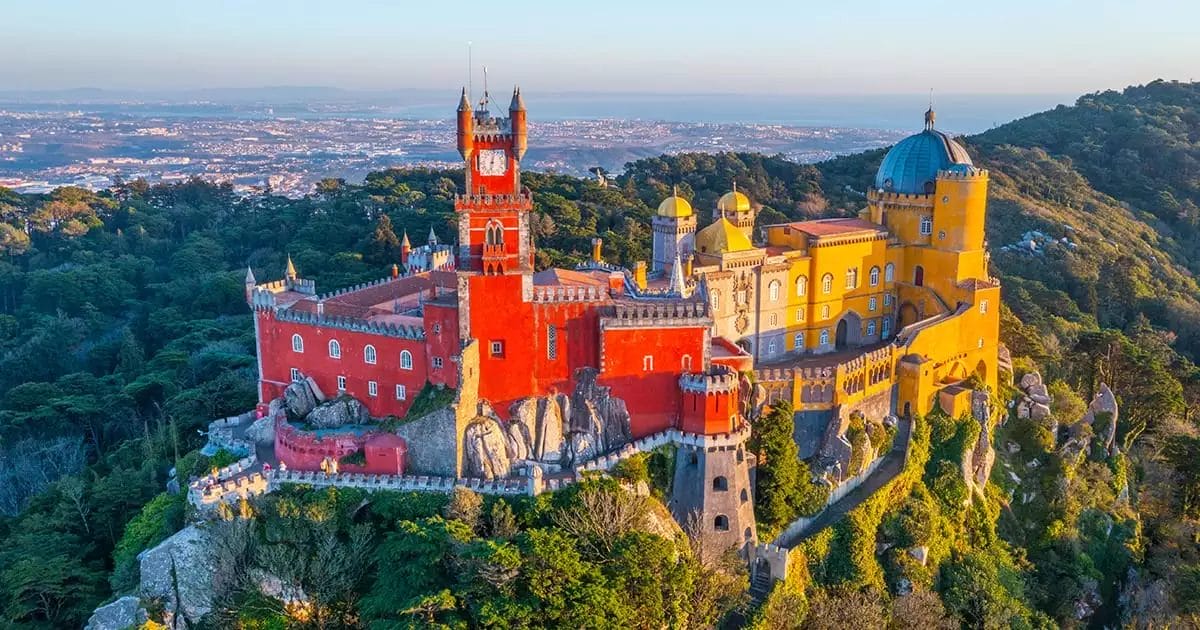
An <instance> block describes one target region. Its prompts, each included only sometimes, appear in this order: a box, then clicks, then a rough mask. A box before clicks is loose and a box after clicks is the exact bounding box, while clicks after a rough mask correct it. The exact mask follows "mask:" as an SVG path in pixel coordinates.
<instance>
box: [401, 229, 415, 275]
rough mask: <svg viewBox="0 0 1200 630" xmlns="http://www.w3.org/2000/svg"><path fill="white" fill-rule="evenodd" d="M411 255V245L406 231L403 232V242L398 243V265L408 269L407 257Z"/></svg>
mask: <svg viewBox="0 0 1200 630" xmlns="http://www.w3.org/2000/svg"><path fill="white" fill-rule="evenodd" d="M411 253H412V243H411V242H409V240H408V230H404V240H402V241H400V264H401V265H404V266H405V268H406V269H407V268H408V255H409V254H411Z"/></svg>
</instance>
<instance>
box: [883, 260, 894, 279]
mask: <svg viewBox="0 0 1200 630" xmlns="http://www.w3.org/2000/svg"><path fill="white" fill-rule="evenodd" d="M895 279H896V265H893V264H892V263H888V264H887V266H885V267H884V268H883V281H884V282H891V281H892V280H895Z"/></svg>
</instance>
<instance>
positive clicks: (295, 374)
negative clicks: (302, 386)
mask: <svg viewBox="0 0 1200 630" xmlns="http://www.w3.org/2000/svg"><path fill="white" fill-rule="evenodd" d="M300 378H301V376H300V368H292V381H298V380H300Z"/></svg>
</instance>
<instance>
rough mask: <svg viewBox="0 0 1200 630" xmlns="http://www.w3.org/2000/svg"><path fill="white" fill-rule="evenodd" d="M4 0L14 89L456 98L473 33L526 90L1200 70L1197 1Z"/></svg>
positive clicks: (862, 87) (985, 89) (497, 76)
mask: <svg viewBox="0 0 1200 630" xmlns="http://www.w3.org/2000/svg"><path fill="white" fill-rule="evenodd" d="M0 4H2V5H3V6H2V7H0V16H2V17H3V22H4V27H3V28H2V29H0V88H3V89H6V90H43V89H63V88H78V87H102V88H112V89H138V90H161V89H188V88H215V87H262V86H285V85H286V86H332V87H341V88H348V89H396V88H421V89H436V90H443V89H444V90H452V89H456V87H457V86H459V85H462V84H463V83H465V82H466V81H467V68H468V63H467V49H468V42H470V43H471V49H472V51H473V54H472V56H473V59H474V64H475V66H477V67H479V66H482V65H485V64H486V65H487V66H488V68H489V82H490V83H491V85H492V86H493V88H494V87H495V86H505V87H506V89H511V86H512V85H513V84H514V83H520V84H521V86H522V90H524V91H544V92H572V91H584V92H646V93H708V94H711V93H745V94H897V93H916V92H921V93H923V92H927V91H928V90H929V89H934V90H936V91H939V92H944V93H950V94H1041V93H1057V94H1064V93H1084V92H1094V91H1097V90H1103V89H1119V88H1122V87H1124V86H1126V85H1131V84H1140V83H1146V82H1148V81H1151V80H1153V79H1156V78H1164V79H1177V80H1191V79H1200V37H1198V36H1197V34H1198V31H1197V29H1198V28H1200V27H1198V26H1197V25H1198V24H1200V2H1197V1H1196V0H1188V1H1178V0H1139V1H1138V2H1137V3H1136V5H1135V3H1134V2H1132V1H1129V0H1125V1H1119V2H1118V1H1110V0H1091V1H1087V2H1085V1H1082V0H1073V1H1069V2H1068V1H1062V0H1006V1H999V2H997V1H992V2H969V1H963V0H957V1H953V2H944V1H934V0H910V1H908V2H904V3H899V2H860V1H855V0H833V1H830V0H822V1H820V2H808V1H803V2H802V1H800V0H794V1H791V2H762V1H755V0H739V1H736V2H732V1H728V0H727V1H725V2H710V1H708V0H692V1H690V2H661V1H657V0H607V1H600V2H580V1H577V0H558V1H542V2H535V1H530V0H508V1H498V2H489V3H486V4H485V3H476V2H469V1H465V0H451V1H447V0H440V1H430V0H421V1H419V2H412V1H409V0H392V1H384V0H336V1H333V2H328V1H327V2H315V1H304V0H291V1H287V0H240V1H239V0H188V1H182V0H109V1H104V2H98V1H96V0H4V1H3V3H0ZM481 74H482V73H481V72H480V71H479V70H478V68H477V69H476V72H475V79H474V80H475V82H476V87H477V89H478V85H479V84H481V83H482V77H481ZM496 91H497V90H496V89H493V92H496Z"/></svg>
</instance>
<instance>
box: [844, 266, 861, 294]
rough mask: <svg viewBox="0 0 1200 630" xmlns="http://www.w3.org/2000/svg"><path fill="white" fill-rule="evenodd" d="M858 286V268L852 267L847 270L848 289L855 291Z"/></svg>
mask: <svg viewBox="0 0 1200 630" xmlns="http://www.w3.org/2000/svg"><path fill="white" fill-rule="evenodd" d="M857 286H858V267H851V268H849V269H847V270H846V288H847V289H853V288H855V287H857Z"/></svg>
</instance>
